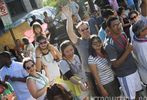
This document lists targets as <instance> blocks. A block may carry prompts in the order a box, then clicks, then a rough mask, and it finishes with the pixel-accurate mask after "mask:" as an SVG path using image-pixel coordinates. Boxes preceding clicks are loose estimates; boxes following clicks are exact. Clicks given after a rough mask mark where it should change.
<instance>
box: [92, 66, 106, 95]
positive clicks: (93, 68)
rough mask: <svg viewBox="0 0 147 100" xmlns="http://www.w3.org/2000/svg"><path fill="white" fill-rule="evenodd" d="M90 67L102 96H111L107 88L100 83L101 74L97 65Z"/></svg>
mask: <svg viewBox="0 0 147 100" xmlns="http://www.w3.org/2000/svg"><path fill="white" fill-rule="evenodd" d="M89 67H90V70H91V73H92V75H93V77H94V79H95V82H96V85H97V88H98V90H99V92H100V93H101V95H102V96H108V95H109V94H108V92H107V91H106V90H105V88H104V87H103V85H102V84H101V82H100V77H99V72H98V69H97V66H96V64H89Z"/></svg>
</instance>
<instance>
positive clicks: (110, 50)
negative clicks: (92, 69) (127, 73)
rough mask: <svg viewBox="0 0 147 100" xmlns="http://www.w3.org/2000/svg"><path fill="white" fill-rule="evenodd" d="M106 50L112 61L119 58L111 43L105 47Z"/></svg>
mask: <svg viewBox="0 0 147 100" xmlns="http://www.w3.org/2000/svg"><path fill="white" fill-rule="evenodd" d="M105 51H106V52H107V54H108V57H109V59H110V61H115V60H116V59H117V56H118V55H117V51H116V50H115V48H114V47H112V46H111V45H107V46H106V47H105Z"/></svg>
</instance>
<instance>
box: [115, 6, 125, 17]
mask: <svg viewBox="0 0 147 100" xmlns="http://www.w3.org/2000/svg"><path fill="white" fill-rule="evenodd" d="M123 10H125V8H124V7H119V8H118V10H117V14H118V16H120V15H121V14H122V12H123Z"/></svg>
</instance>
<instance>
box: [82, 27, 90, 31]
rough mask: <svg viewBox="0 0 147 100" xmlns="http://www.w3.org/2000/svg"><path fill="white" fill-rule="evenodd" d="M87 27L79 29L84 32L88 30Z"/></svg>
mask: <svg viewBox="0 0 147 100" xmlns="http://www.w3.org/2000/svg"><path fill="white" fill-rule="evenodd" d="M88 29H89V28H88V27H87V28H85V29H81V31H82V32H84V31H85V30H88Z"/></svg>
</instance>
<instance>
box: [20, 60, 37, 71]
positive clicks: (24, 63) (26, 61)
mask: <svg viewBox="0 0 147 100" xmlns="http://www.w3.org/2000/svg"><path fill="white" fill-rule="evenodd" d="M30 61H31V62H32V63H33V64H35V62H34V60H32V59H31V58H25V59H23V68H24V69H26V63H28V62H30Z"/></svg>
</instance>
